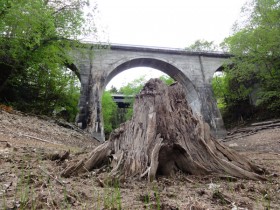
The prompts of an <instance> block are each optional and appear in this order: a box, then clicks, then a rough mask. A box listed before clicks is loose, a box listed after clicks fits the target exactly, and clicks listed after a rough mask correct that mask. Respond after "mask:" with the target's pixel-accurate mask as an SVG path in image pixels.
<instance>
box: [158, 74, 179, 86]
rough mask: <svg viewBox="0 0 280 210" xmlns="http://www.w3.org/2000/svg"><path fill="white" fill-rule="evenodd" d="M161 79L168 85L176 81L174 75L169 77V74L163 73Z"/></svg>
mask: <svg viewBox="0 0 280 210" xmlns="http://www.w3.org/2000/svg"><path fill="white" fill-rule="evenodd" d="M159 79H160V80H161V81H163V82H164V83H165V84H167V85H171V84H173V83H174V82H175V80H174V79H173V78H172V77H169V76H167V75H162V76H160V77H159Z"/></svg>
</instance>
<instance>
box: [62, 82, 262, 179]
mask: <svg viewBox="0 0 280 210" xmlns="http://www.w3.org/2000/svg"><path fill="white" fill-rule="evenodd" d="M108 163H109V164H110V165H111V167H112V170H111V172H110V176H112V177H116V178H124V179H126V178H129V177H136V176H138V177H139V178H143V177H146V176H147V177H148V180H150V181H151V180H153V179H155V177H156V176H158V175H172V174H174V173H175V172H176V171H182V172H184V173H186V174H193V175H206V174H223V175H225V174H227V175H230V176H234V177H239V178H247V179H254V180H259V179H264V178H263V177H262V176H261V175H259V174H261V173H263V170H262V169H261V168H259V167H257V166H255V165H253V164H252V163H251V162H250V161H249V160H247V159H246V158H244V157H242V156H241V155H239V154H237V152H235V151H233V150H231V149H229V148H227V147H226V146H224V145H222V144H220V143H219V142H217V141H215V140H214V138H213V137H212V136H211V135H210V128H209V125H208V124H206V123H204V122H203V121H202V119H201V118H200V117H197V116H195V115H194V114H193V112H192V110H191V108H190V106H189V105H188V103H187V101H186V96H185V92H184V89H183V87H182V86H181V85H180V84H178V83H176V84H173V85H171V86H166V85H165V84H163V82H161V81H160V80H158V79H152V80H150V81H149V82H148V83H147V84H146V85H145V87H144V88H143V90H142V91H141V93H140V94H139V95H138V96H137V98H136V100H135V104H134V115H133V118H132V119H131V120H130V121H128V122H126V123H124V124H122V125H121V126H120V128H118V129H116V130H115V131H113V132H112V134H111V136H110V138H109V140H108V141H106V142H105V143H103V144H102V145H100V146H98V147H96V148H95V149H94V150H93V151H92V152H91V154H90V155H89V156H88V158H86V159H84V160H81V161H80V162H79V163H77V164H75V165H73V166H70V167H68V168H67V169H65V170H64V171H63V172H62V176H64V177H69V176H72V175H75V174H77V173H81V172H85V171H90V170H92V169H94V168H99V167H101V166H102V165H104V164H108Z"/></svg>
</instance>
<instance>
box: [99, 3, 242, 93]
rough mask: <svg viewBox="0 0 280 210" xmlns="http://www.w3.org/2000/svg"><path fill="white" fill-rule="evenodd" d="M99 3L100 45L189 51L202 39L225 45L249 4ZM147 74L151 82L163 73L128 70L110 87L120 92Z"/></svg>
mask: <svg viewBox="0 0 280 210" xmlns="http://www.w3.org/2000/svg"><path fill="white" fill-rule="evenodd" d="M95 2H96V4H97V14H96V17H95V18H96V19H95V23H96V26H97V30H98V36H99V37H98V41H104V42H110V43H118V44H131V45H147V46H156V47H170V48H185V47H186V46H189V45H191V44H192V43H194V42H195V41H196V40H198V39H202V40H207V41H214V42H215V43H216V44H219V43H221V42H222V41H223V39H224V38H225V37H228V36H229V35H230V34H231V32H232V30H231V29H232V26H233V24H234V22H235V21H236V20H237V19H238V18H239V15H240V11H241V7H242V6H243V5H244V4H245V2H246V0H95ZM135 72H137V74H136V73H135ZM138 72H139V73H138ZM140 72H141V73H140ZM151 73H152V74H151ZM144 74H145V75H147V78H149V77H158V76H159V75H161V74H162V73H161V72H156V71H152V70H151V69H149V68H137V69H131V70H127V71H124V72H122V73H120V74H118V75H117V76H116V77H114V78H113V79H112V80H111V81H110V83H109V84H108V86H107V87H110V86H112V85H114V86H116V87H117V88H119V87H120V86H122V85H124V84H125V83H126V82H128V81H132V80H133V79H135V78H137V77H139V76H140V75H144ZM150 74H151V75H150Z"/></svg>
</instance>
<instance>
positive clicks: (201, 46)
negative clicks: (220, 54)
mask: <svg viewBox="0 0 280 210" xmlns="http://www.w3.org/2000/svg"><path fill="white" fill-rule="evenodd" d="M217 49H218V47H217V46H216V45H215V44H214V41H211V42H209V41H206V40H199V39H198V40H196V41H195V42H194V43H193V44H191V45H190V46H188V47H186V48H185V50H190V51H200V52H201V51H216V50H217Z"/></svg>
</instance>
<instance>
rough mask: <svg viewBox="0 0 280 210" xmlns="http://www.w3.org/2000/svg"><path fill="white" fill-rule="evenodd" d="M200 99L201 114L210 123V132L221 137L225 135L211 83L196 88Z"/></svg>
mask: <svg viewBox="0 0 280 210" xmlns="http://www.w3.org/2000/svg"><path fill="white" fill-rule="evenodd" d="M197 90H198V92H199V97H200V101H201V114H202V116H203V117H204V120H205V121H206V122H207V123H208V124H209V125H210V127H211V131H212V134H213V135H214V136H215V137H217V138H223V137H225V135H226V130H225V128H224V122H223V118H222V115H221V113H220V110H219V109H218V107H217V102H216V100H215V97H214V93H213V90H212V87H211V85H209V84H205V85H204V86H202V87H198V88H197Z"/></svg>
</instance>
